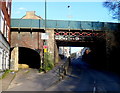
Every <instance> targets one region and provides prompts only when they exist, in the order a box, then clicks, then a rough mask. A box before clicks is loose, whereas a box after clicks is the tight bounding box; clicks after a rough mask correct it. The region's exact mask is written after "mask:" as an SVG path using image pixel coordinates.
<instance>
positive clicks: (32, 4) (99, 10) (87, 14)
mask: <svg viewBox="0 0 120 93" xmlns="http://www.w3.org/2000/svg"><path fill="white" fill-rule="evenodd" d="M12 1H13V2H12V15H11V17H12V18H22V17H23V16H24V15H25V14H26V11H36V15H38V16H41V17H42V18H43V19H45V2H44V0H42V1H41V2H40V1H36V0H33V1H31V0H29V1H28V0H20V1H19V0H12ZM27 1H28V2H27ZM47 1H48V0H47ZM57 1H58V0H57ZM57 1H55V0H54V1H52V2H47V7H46V8H47V11H46V15H47V19H52V20H74V21H100V22H118V20H114V19H112V16H111V15H110V13H109V11H108V9H107V8H105V7H103V2H93V1H91V2H87V0H84V2H83V1H82V0H81V2H79V1H80V0H71V2H68V1H70V0H61V2H57ZM97 1H100V0H97ZM68 6H69V7H68ZM80 49H81V47H77V48H76V47H72V48H71V50H72V52H76V51H79V50H80Z"/></svg>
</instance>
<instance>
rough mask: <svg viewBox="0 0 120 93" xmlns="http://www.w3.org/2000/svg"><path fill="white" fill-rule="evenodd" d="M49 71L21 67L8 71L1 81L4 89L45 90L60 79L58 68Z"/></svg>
mask: <svg viewBox="0 0 120 93" xmlns="http://www.w3.org/2000/svg"><path fill="white" fill-rule="evenodd" d="M60 64H61V63H60ZM60 64H58V66H56V67H55V68H54V69H53V70H51V71H49V72H47V73H39V72H38V70H37V69H31V68H29V69H19V71H18V72H10V73H8V74H7V75H6V76H5V77H4V78H3V79H2V80H0V81H1V85H2V88H1V89H2V91H44V90H46V89H47V88H49V87H51V86H52V85H54V84H56V83H57V82H59V81H60V77H59V73H58V68H59V65H60Z"/></svg>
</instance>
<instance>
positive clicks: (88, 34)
mask: <svg viewBox="0 0 120 93" xmlns="http://www.w3.org/2000/svg"><path fill="white" fill-rule="evenodd" d="M42 33H47V35H48V37H49V39H47V40H43V39H42V38H41V37H42ZM116 35H117V37H116ZM119 36H120V35H119V23H108V22H92V21H65V20H46V21H45V20H41V19H12V20H11V47H12V48H15V47H24V48H30V49H33V50H35V51H37V52H38V53H39V54H40V56H41V59H43V55H44V53H45V52H47V53H50V55H51V56H52V57H51V60H52V61H53V62H54V65H55V64H57V63H58V61H59V60H60V58H59V54H58V48H59V46H69V47H70V46H71V47H73V46H77V47H81V46H82V47H90V48H91V50H92V51H93V52H94V53H95V54H96V58H95V59H96V63H94V65H99V66H100V68H105V69H111V68H112V66H113V64H114V67H116V70H118V62H116V63H113V62H110V63H109V61H110V60H111V58H110V56H111V53H112V52H113V49H112V48H113V47H114V48H116V49H117V50H118V51H119V47H118V45H120V42H119V40H118V38H119ZM45 48H47V49H45ZM44 50H45V51H44ZM117 50H115V51H117ZM18 53H19V52H18ZM114 54H115V53H114ZM115 55H116V54H115ZM116 57H117V58H118V55H116ZM116 57H114V58H113V59H115V58H116ZM11 58H12V59H14V58H15V57H14V56H13V57H11ZM18 59H19V58H18ZM113 59H112V60H113ZM17 63H18V62H17ZM32 64H35V63H32Z"/></svg>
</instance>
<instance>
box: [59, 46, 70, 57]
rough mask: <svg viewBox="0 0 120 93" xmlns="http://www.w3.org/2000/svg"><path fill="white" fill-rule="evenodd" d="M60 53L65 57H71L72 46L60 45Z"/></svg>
mask: <svg viewBox="0 0 120 93" xmlns="http://www.w3.org/2000/svg"><path fill="white" fill-rule="evenodd" d="M59 54H61V55H64V56H65V57H69V56H70V47H59Z"/></svg>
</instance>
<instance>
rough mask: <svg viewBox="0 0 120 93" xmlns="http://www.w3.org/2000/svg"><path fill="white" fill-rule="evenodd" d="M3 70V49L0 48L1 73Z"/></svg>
mask: <svg viewBox="0 0 120 93" xmlns="http://www.w3.org/2000/svg"><path fill="white" fill-rule="evenodd" d="M1 70H2V49H1V48H0V71H1Z"/></svg>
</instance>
